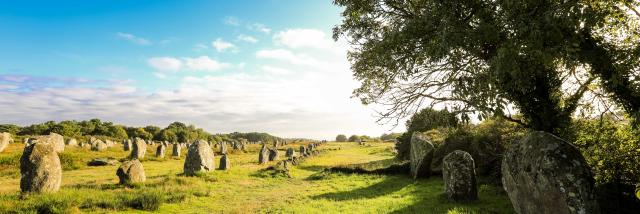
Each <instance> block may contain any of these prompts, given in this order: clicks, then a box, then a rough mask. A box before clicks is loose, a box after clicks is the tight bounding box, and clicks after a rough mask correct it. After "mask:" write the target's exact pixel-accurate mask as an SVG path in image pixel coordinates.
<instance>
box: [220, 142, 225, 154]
mask: <svg viewBox="0 0 640 214" xmlns="http://www.w3.org/2000/svg"><path fill="white" fill-rule="evenodd" d="M220 154H227V142H222V143H220Z"/></svg>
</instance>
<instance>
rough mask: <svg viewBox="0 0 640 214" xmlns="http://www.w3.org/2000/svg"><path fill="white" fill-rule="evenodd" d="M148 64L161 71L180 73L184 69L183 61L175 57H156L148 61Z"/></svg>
mask: <svg viewBox="0 0 640 214" xmlns="http://www.w3.org/2000/svg"><path fill="white" fill-rule="evenodd" d="M147 64H149V66H151V67H153V68H155V69H156V70H159V71H178V70H180V69H181V68H182V61H180V59H177V58H173V57H154V58H151V59H149V60H147Z"/></svg>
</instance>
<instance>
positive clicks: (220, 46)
mask: <svg viewBox="0 0 640 214" xmlns="http://www.w3.org/2000/svg"><path fill="white" fill-rule="evenodd" d="M211 45H212V46H213V48H215V49H216V51H218V52H224V51H226V50H228V49H233V48H235V47H236V46H235V45H234V44H233V43H231V42H227V41H224V40H223V39H222V38H217V39H216V40H215V41H213V42H211Z"/></svg>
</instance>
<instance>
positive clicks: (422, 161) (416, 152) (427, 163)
mask: <svg viewBox="0 0 640 214" xmlns="http://www.w3.org/2000/svg"><path fill="white" fill-rule="evenodd" d="M433 150H434V149H433V144H431V142H429V140H427V137H426V136H424V135H422V133H419V132H414V133H413V135H412V136H411V150H410V160H411V163H410V168H411V170H410V172H411V176H412V177H413V178H414V179H416V178H422V177H429V176H430V175H431V159H432V158H433Z"/></svg>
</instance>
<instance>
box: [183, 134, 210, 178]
mask: <svg viewBox="0 0 640 214" xmlns="http://www.w3.org/2000/svg"><path fill="white" fill-rule="evenodd" d="M213 157H214V155H213V150H211V147H210V146H209V144H208V143H207V142H206V141H204V140H199V141H198V142H195V143H193V144H191V145H189V150H188V151H187V158H186V159H185V160H184V174H185V175H186V176H194V175H195V174H196V173H197V172H201V171H205V172H206V171H211V170H214V169H215V163H214V162H213Z"/></svg>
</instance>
